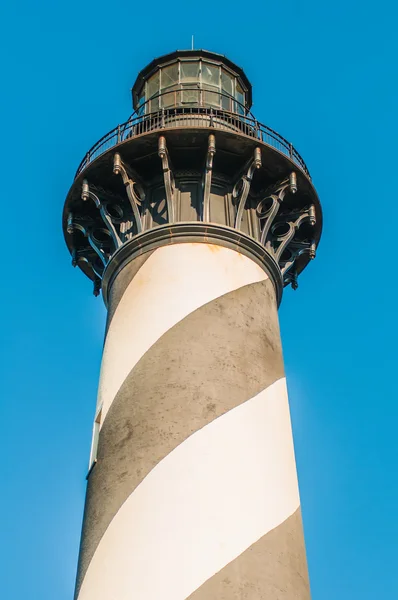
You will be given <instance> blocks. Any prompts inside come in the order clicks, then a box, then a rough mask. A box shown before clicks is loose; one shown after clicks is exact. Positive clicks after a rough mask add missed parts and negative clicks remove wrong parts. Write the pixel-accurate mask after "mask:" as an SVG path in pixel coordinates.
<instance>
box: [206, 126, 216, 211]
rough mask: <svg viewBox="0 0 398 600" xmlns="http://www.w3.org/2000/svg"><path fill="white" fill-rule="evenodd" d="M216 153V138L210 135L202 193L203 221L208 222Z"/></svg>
mask: <svg viewBox="0 0 398 600" xmlns="http://www.w3.org/2000/svg"><path fill="white" fill-rule="evenodd" d="M215 153H216V138H215V136H214V135H213V134H212V133H211V134H210V135H209V138H208V146H207V156H206V167H205V176H204V192H203V221H205V222H208V221H210V190H211V177H212V173H213V158H214V155H215Z"/></svg>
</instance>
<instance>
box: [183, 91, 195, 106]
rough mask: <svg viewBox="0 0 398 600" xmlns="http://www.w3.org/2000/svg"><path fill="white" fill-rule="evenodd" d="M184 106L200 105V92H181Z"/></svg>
mask: <svg viewBox="0 0 398 600" xmlns="http://www.w3.org/2000/svg"><path fill="white" fill-rule="evenodd" d="M181 97H182V103H183V104H198V103H199V90H190V89H189V90H183V91H182V92H181Z"/></svg>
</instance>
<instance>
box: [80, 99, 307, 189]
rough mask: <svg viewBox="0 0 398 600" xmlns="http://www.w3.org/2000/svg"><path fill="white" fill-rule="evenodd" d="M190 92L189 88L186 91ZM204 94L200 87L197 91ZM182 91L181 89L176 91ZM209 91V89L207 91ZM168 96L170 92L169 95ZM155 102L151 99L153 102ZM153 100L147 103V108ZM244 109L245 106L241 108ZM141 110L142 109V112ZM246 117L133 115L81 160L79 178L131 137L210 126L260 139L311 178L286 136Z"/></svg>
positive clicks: (206, 109) (196, 109)
mask: <svg viewBox="0 0 398 600" xmlns="http://www.w3.org/2000/svg"><path fill="white" fill-rule="evenodd" d="M185 89H187V90H188V89H189V88H185ZM194 89H195V90H197V91H201V90H199V89H198V88H194ZM173 91H175V92H181V90H173ZM204 91H207V90H204ZM166 93H170V92H167V91H166ZM214 93H217V94H219V95H220V96H223V95H224V96H225V94H222V93H221V92H214ZM150 100H151V99H150ZM150 100H147V102H145V104H143V105H142V107H144V106H145V105H146V104H147V103H148V102H149V101H150ZM232 101H233V102H234V103H236V104H237V105H239V102H238V101H236V100H235V99H232ZM241 106H242V107H243V105H241ZM142 107H141V110H142ZM243 108H244V110H245V114H244V115H242V114H238V113H236V112H231V111H226V110H224V109H220V108H212V107H210V106H200V105H195V106H173V107H171V108H162V109H159V110H157V111H155V112H151V113H148V114H142V115H138V114H137V113H133V114H132V115H131V117H130V118H129V119H128V120H127V121H126V122H125V123H122V124H121V125H118V126H117V127H115V128H114V129H111V131H109V132H108V133H107V134H105V135H104V136H103V137H102V138H101V139H100V140H98V142H97V143H96V144H94V146H93V147H92V148H90V150H89V151H88V152H87V154H86V156H85V157H84V158H83V160H82V161H81V163H80V165H79V167H78V169H77V171H76V175H75V178H76V177H77V176H78V175H80V173H81V172H82V171H83V170H84V169H85V168H86V167H87V166H88V165H89V164H90V163H91V162H92V161H93V160H95V159H96V158H98V157H99V156H101V155H102V154H104V153H105V152H106V151H107V150H109V149H111V148H114V147H115V146H117V145H118V144H120V143H122V142H124V141H126V140H127V139H129V138H132V137H136V136H138V135H142V134H144V133H150V132H153V131H156V130H161V129H164V128H166V127H167V128H169V127H171V128H172V127H176V128H180V127H190V128H192V127H195V128H196V127H209V128H213V129H221V130H224V131H226V130H227V131H228V129H231V130H233V131H237V130H239V131H240V132H241V133H243V134H244V135H248V136H249V137H253V138H255V139H258V140H259V141H261V142H264V143H265V144H268V145H269V146H271V147H273V148H275V149H276V150H278V151H279V152H281V153H282V154H285V155H286V156H288V157H289V158H290V159H291V160H292V161H293V162H294V163H296V165H297V166H298V167H300V169H301V170H302V171H304V173H305V174H306V175H307V176H308V177H309V178H311V176H310V173H309V171H308V169H307V166H306V164H305V162H304V160H303V159H302V158H301V156H300V154H299V153H298V152H297V150H296V149H295V148H294V147H293V145H292V144H291V143H290V142H288V141H287V140H286V139H285V138H284V137H282V136H281V135H279V133H277V132H276V131H274V130H273V129H271V128H270V127H267V126H266V125H263V124H262V123H260V122H259V121H257V119H255V117H254V116H253V115H252V114H251V113H250V112H249V111H248V110H247V109H246V108H245V107H243Z"/></svg>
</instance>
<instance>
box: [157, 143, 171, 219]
mask: <svg viewBox="0 0 398 600" xmlns="http://www.w3.org/2000/svg"><path fill="white" fill-rule="evenodd" d="M158 154H159V156H160V158H161V160H162V168H163V178H164V187H165V190H166V203H167V217H168V221H169V223H174V220H175V215H174V192H175V190H174V177H173V173H172V171H171V168H170V160H169V153H168V151H167V145H166V138H165V137H164V135H161V136H159V143H158Z"/></svg>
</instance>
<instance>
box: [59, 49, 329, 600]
mask: <svg viewBox="0 0 398 600" xmlns="http://www.w3.org/2000/svg"><path fill="white" fill-rule="evenodd" d="M132 103H133V110H134V112H133V114H132V116H131V117H130V118H128V120H127V121H125V122H124V123H122V124H120V125H118V126H117V127H115V128H114V129H113V130H112V131H110V132H109V133H107V134H106V135H105V136H103V137H102V138H101V139H100V140H99V141H98V142H97V143H96V144H95V145H94V146H93V147H92V148H91V149H90V150H89V151H88V152H87V154H86V155H85V157H84V158H83V160H82V162H81V163H80V165H79V167H78V170H77V172H76V175H75V178H74V181H73V183H72V186H71V189H70V191H69V193H68V196H67V198H66V202H65V207H64V212H63V229H64V235H65V240H66V244H67V246H68V249H69V251H70V254H71V260H72V265H73V266H74V267H77V268H78V269H79V270H81V271H82V272H83V273H84V275H85V276H86V277H87V278H88V279H89V280H91V282H92V286H93V292H94V294H95V295H96V296H98V295H100V294H101V295H102V297H103V301H104V303H105V305H106V307H107V322H106V331H105V342H104V350H103V357H102V364H101V373H100V379H99V385H98V397H97V404H96V408H95V410H94V400H93V412H94V417H93V436H92V445H91V454H90V464H89V470H88V474H87V493H86V502H85V510H84V519H83V529H82V536H81V545H80V554H79V564H78V573H77V581H76V592H75V599H76V600H133V599H134V600H186V599H190V600H237V599H238V598H239V599H242V600H243V599H245V600H262V599H264V600H265V599H266V600H309V599H310V590H309V580H308V572H307V563H306V555H305V545H304V536H303V528H302V518H301V511H300V497H299V489H298V481H297V473H296V464H295V457H294V446H293V437H292V430H291V422H290V414H289V404H288V396H287V391H286V380H285V374H284V367H283V357H282V348H281V339H280V331H279V322H278V307H279V305H280V302H281V300H282V294H283V289H284V287H285V286H287V285H291V286H292V287H293V288H297V286H298V281H299V277H300V273H301V272H302V270H303V269H304V268H305V267H306V266H307V264H308V263H309V262H310V261H311V260H312V259H314V258H315V254H316V248H317V245H318V243H319V238H320V234H321V227H322V213H321V207H320V203H319V199H318V196H317V193H316V190H315V188H314V185H313V183H312V180H311V176H310V173H309V171H308V168H307V166H306V164H305V162H304V160H303V159H302V157H301V156H300V155H299V153H298V152H297V151H296V150H295V148H294V147H293V145H292V144H291V143H290V142H288V141H287V140H286V139H285V138H283V137H282V136H281V135H279V134H278V133H276V132H275V131H274V130H272V129H271V128H269V127H267V126H265V125H263V124H262V123H260V122H259V121H258V120H257V119H256V117H255V116H254V115H253V114H252V113H251V110H250V109H251V104H252V87H251V84H250V82H249V80H248V78H247V77H246V75H245V73H244V71H243V70H242V69H241V68H240V67H238V66H237V65H236V64H234V63H233V62H231V61H230V60H229V59H228V58H226V57H225V56H222V55H219V54H216V53H214V52H209V51H205V50H186V51H176V52H172V53H170V54H168V55H166V56H162V57H160V58H158V59H155V60H153V61H152V62H151V63H150V64H149V65H148V66H147V67H145V68H144V69H143V70H142V71H141V72H140V73H139V74H138V76H137V79H136V81H135V83H134V85H133V88H132Z"/></svg>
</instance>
